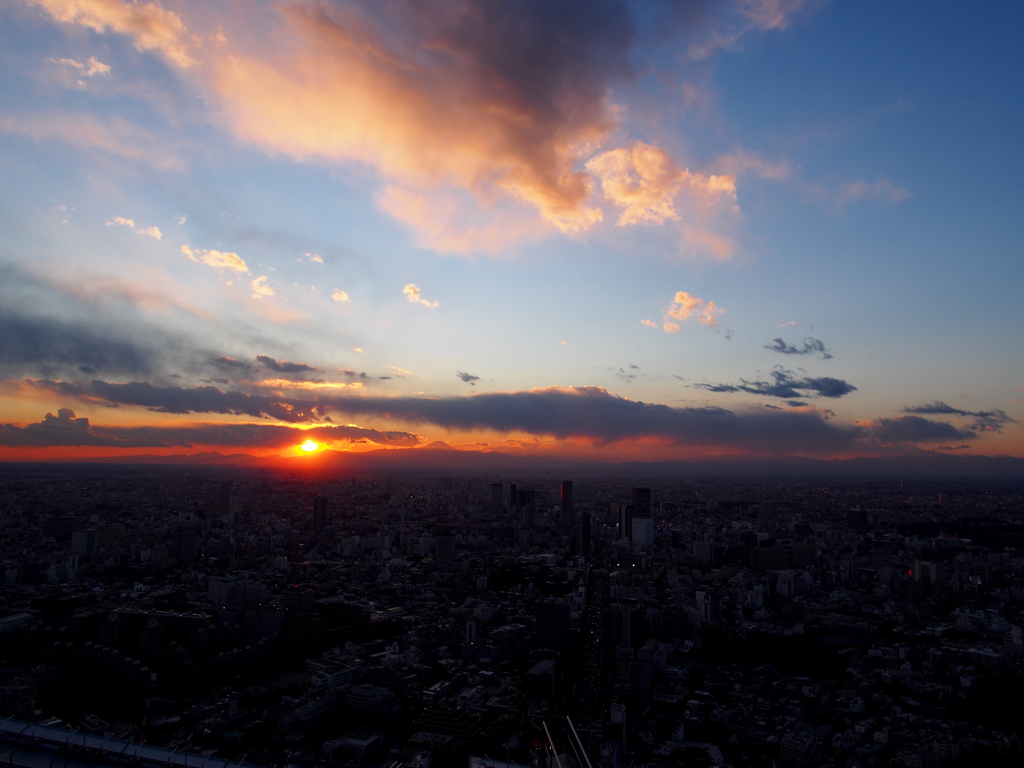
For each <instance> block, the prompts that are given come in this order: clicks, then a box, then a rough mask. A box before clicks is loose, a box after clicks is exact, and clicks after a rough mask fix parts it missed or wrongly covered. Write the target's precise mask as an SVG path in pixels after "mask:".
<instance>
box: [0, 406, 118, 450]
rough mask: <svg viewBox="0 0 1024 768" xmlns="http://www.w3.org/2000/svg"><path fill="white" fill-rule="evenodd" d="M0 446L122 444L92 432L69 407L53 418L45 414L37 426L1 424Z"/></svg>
mask: <svg viewBox="0 0 1024 768" xmlns="http://www.w3.org/2000/svg"><path fill="white" fill-rule="evenodd" d="M0 445H8V446H16V447H33V448H44V447H50V446H62V445H66V446H83V445H95V446H107V447H124V446H125V443H124V441H119V440H117V439H114V438H111V437H103V436H100V435H95V434H93V433H91V432H90V431H89V420H88V419H84V418H82V419H79V418H75V412H74V411H72V410H71V409H70V408H61V409H59V410H58V411H57V415H56V416H54V415H53V414H52V413H47V414H46V416H44V417H43V420H42V421H41V422H39V423H37V424H29V425H27V426H25V427H16V426H14V425H13V424H2V425H0Z"/></svg>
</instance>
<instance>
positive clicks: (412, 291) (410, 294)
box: [402, 283, 438, 309]
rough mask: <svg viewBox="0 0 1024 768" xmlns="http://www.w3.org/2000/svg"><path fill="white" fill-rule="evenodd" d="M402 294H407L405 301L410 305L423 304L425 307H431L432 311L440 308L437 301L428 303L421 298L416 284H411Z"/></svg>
mask: <svg viewBox="0 0 1024 768" xmlns="http://www.w3.org/2000/svg"><path fill="white" fill-rule="evenodd" d="M402 293H404V294H405V300H406V301H408V302H409V303H410V304H422V305H423V306H425V307H430V308H431V309H434V308H435V307H436V306H438V303H437V302H436V301H427V300H426V299H422V298H420V289H419V286H417V285H416V283H409V284H408V285H407V286H405V287H404V288H403V289H402Z"/></svg>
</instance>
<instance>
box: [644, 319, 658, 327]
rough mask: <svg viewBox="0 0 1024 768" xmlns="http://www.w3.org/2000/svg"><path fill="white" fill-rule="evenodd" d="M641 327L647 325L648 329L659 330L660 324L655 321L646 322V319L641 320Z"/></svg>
mask: <svg viewBox="0 0 1024 768" xmlns="http://www.w3.org/2000/svg"><path fill="white" fill-rule="evenodd" d="M640 325H646V326H647V327H648V328H657V327H658V324H657V323H656V322H654V321H653V320H646V319H644V320H641V321H640Z"/></svg>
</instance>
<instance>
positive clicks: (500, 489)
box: [491, 483, 505, 510]
mask: <svg viewBox="0 0 1024 768" xmlns="http://www.w3.org/2000/svg"><path fill="white" fill-rule="evenodd" d="M504 491H505V487H504V486H503V485H502V484H501V483H491V509H493V510H498V509H501V502H502V494H503V493H504Z"/></svg>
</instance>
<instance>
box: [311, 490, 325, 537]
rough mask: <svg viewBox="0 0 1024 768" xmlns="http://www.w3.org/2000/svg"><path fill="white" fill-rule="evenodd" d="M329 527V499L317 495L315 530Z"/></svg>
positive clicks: (315, 501) (314, 513)
mask: <svg viewBox="0 0 1024 768" xmlns="http://www.w3.org/2000/svg"><path fill="white" fill-rule="evenodd" d="M326 527H327V499H325V498H323V497H322V496H317V497H316V498H315V499H313V530H314V531H322V530H324V529H325V528H326Z"/></svg>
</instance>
